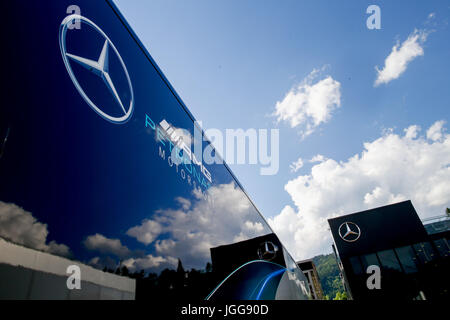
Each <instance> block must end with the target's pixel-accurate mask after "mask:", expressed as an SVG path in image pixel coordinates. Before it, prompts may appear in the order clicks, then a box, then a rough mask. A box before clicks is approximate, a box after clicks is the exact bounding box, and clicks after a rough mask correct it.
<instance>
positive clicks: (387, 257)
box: [378, 250, 402, 272]
mask: <svg viewBox="0 0 450 320" xmlns="http://www.w3.org/2000/svg"><path fill="white" fill-rule="evenodd" d="M378 257H379V258H380V261H381V265H382V266H383V268H385V269H388V270H389V269H390V270H395V271H400V272H401V271H402V268H401V267H400V263H399V262H398V260H397V257H396V256H395V253H394V250H384V251H380V252H378Z"/></svg>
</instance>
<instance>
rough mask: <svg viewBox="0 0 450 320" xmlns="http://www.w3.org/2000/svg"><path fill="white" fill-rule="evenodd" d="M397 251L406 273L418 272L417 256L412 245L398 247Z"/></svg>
mask: <svg viewBox="0 0 450 320" xmlns="http://www.w3.org/2000/svg"><path fill="white" fill-rule="evenodd" d="M395 251H396V252H397V256H398V259H399V260H400V263H401V265H402V267H403V270H404V271H405V273H414V272H417V265H416V263H417V258H416V255H415V254H414V251H413V249H412V248H411V246H406V247H401V248H396V249H395Z"/></svg>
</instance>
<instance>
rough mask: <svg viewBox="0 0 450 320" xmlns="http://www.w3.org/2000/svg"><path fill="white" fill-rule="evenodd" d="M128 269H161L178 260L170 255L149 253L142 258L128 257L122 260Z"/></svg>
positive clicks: (171, 265) (173, 265)
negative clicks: (163, 255) (162, 255)
mask: <svg viewBox="0 0 450 320" xmlns="http://www.w3.org/2000/svg"><path fill="white" fill-rule="evenodd" d="M122 264H123V265H124V266H126V267H127V268H128V269H129V270H130V271H132V272H134V271H138V270H147V269H152V270H156V269H157V270H161V269H163V268H170V267H171V268H173V267H176V266H177V264H178V260H177V259H175V258H172V257H161V256H153V255H152V254H149V255H147V256H145V257H143V258H129V259H127V260H124V261H123V262H122Z"/></svg>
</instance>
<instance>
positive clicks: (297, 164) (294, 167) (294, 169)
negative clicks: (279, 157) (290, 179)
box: [289, 158, 303, 172]
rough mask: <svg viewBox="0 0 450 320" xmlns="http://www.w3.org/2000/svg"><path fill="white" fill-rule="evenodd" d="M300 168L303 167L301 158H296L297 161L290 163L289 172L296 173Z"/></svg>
mask: <svg viewBox="0 0 450 320" xmlns="http://www.w3.org/2000/svg"><path fill="white" fill-rule="evenodd" d="M301 167H303V160H302V158H298V159H297V161H294V162H292V163H291V165H290V166H289V168H291V172H297V171H298V170H300V169H301Z"/></svg>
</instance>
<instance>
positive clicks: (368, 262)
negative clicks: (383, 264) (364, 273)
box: [361, 253, 380, 270]
mask: <svg viewBox="0 0 450 320" xmlns="http://www.w3.org/2000/svg"><path fill="white" fill-rule="evenodd" d="M361 261H362V265H363V268H364V270H367V267H368V266H372V265H376V266H379V265H380V262H379V261H378V258H377V255H376V254H375V253H371V254H365V255H363V256H361Z"/></svg>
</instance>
